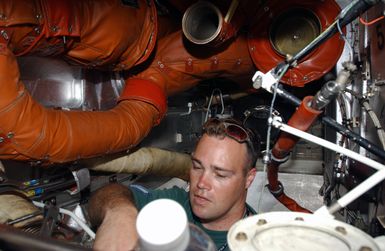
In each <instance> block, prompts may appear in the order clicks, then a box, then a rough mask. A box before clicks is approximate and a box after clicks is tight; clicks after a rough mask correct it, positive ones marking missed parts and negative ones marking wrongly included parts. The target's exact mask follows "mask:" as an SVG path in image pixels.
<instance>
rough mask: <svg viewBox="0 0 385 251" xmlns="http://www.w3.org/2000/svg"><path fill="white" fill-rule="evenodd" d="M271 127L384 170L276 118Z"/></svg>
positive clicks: (374, 163)
mask: <svg viewBox="0 0 385 251" xmlns="http://www.w3.org/2000/svg"><path fill="white" fill-rule="evenodd" d="M272 125H273V126H274V127H276V128H278V129H280V130H282V131H284V132H287V133H290V134H292V135H294V136H297V137H300V138H303V139H305V140H307V141H310V142H313V143H315V144H317V145H320V146H323V147H325V148H328V149H330V150H333V151H336V152H339V153H342V154H344V155H346V156H347V157H349V158H352V159H354V160H357V161H359V162H361V163H363V164H365V165H368V166H370V167H372V168H374V169H377V170H382V169H383V168H385V166H384V165H383V164H380V163H378V162H376V161H374V160H372V159H370V158H367V157H365V156H362V155H360V154H359V153H356V152H354V151H351V150H349V149H346V148H343V147H341V146H339V145H337V144H334V143H331V142H329V141H327V140H324V139H322V138H319V137H316V136H314V135H311V134H309V133H306V132H303V131H301V130H298V129H296V128H294V127H291V126H289V125H286V124H284V123H282V122H281V121H279V119H278V118H273V121H272Z"/></svg>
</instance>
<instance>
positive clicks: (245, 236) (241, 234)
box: [235, 232, 247, 241]
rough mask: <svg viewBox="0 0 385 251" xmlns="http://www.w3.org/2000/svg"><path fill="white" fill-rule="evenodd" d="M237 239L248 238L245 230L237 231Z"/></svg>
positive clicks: (244, 239) (243, 239)
mask: <svg viewBox="0 0 385 251" xmlns="http://www.w3.org/2000/svg"><path fill="white" fill-rule="evenodd" d="M235 239H236V240H237V241H246V240H247V235H246V234H245V233H244V232H239V233H237V235H236V236H235Z"/></svg>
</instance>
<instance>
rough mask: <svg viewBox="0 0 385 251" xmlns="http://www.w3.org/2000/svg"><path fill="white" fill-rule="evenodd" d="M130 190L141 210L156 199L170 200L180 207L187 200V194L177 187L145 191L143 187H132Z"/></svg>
mask: <svg viewBox="0 0 385 251" xmlns="http://www.w3.org/2000/svg"><path fill="white" fill-rule="evenodd" d="M130 189H131V191H132V192H133V194H134V198H135V204H136V205H137V207H138V208H142V207H143V206H144V205H146V204H147V203H149V202H151V201H153V200H156V199H172V200H175V201H177V202H179V203H180V204H182V205H184V204H185V202H186V201H187V200H188V192H187V191H186V190H185V189H183V188H180V187H177V186H174V187H171V188H167V189H154V190H147V189H144V188H143V187H140V186H139V187H138V186H135V185H132V186H131V187H130Z"/></svg>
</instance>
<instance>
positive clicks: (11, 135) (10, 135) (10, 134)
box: [7, 132, 15, 139]
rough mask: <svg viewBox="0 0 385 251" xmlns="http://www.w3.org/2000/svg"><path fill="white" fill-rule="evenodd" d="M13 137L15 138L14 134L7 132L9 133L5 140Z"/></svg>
mask: <svg viewBox="0 0 385 251" xmlns="http://www.w3.org/2000/svg"><path fill="white" fill-rule="evenodd" d="M13 136H15V134H14V133H13V132H9V133H8V134H7V138H8V139H11V138H13Z"/></svg>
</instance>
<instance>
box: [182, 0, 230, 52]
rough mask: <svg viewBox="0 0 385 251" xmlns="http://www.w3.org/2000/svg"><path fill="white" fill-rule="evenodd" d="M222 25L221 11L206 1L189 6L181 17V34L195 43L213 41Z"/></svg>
mask: <svg viewBox="0 0 385 251" xmlns="http://www.w3.org/2000/svg"><path fill="white" fill-rule="evenodd" d="M222 25H223V17H222V13H221V12H220V10H219V9H218V7H216V6H215V5H213V4H212V3H210V2H206V1H200V2H198V3H196V4H193V5H192V6H190V7H189V8H188V9H187V10H186V12H185V13H184V15H183V19H182V30H183V34H184V35H185V36H186V38H187V39H188V40H189V41H191V42H192V43H195V44H207V43H210V42H211V41H213V40H214V39H215V38H216V37H217V36H218V35H219V33H220V31H221V29H222Z"/></svg>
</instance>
